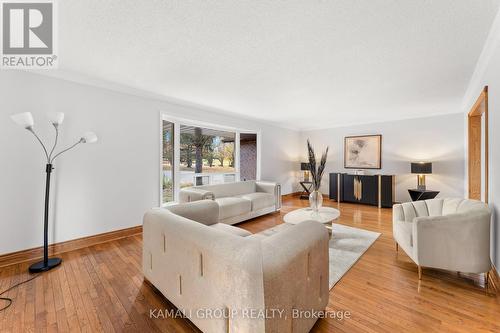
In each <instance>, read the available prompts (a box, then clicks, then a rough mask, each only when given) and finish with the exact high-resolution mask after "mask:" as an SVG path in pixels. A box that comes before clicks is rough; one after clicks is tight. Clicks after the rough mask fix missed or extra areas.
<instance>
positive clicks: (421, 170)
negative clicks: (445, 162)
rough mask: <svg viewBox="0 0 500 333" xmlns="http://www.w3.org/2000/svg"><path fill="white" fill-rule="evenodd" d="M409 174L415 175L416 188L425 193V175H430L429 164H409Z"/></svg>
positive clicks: (430, 166) (430, 165)
mask: <svg viewBox="0 0 500 333" xmlns="http://www.w3.org/2000/svg"><path fill="white" fill-rule="evenodd" d="M411 173H414V174H417V188H418V189H419V190H424V191H425V175H426V174H431V173H432V163H431V162H417V163H413V162H412V163H411Z"/></svg>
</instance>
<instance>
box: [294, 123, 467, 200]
mask: <svg viewBox="0 0 500 333" xmlns="http://www.w3.org/2000/svg"><path fill="white" fill-rule="evenodd" d="M365 134H382V169H381V170H366V174H388V175H396V201H409V200H410V197H409V194H408V189H409V188H415V187H416V182H417V179H416V175H413V174H411V173H410V162H411V161H419V160H422V161H431V162H432V163H433V164H432V166H433V174H431V175H428V176H427V178H426V183H427V188H428V189H432V190H438V191H440V192H441V193H440V194H439V196H441V197H449V196H453V197H457V196H458V197H462V196H463V191H464V129H463V114H462V113H456V114H449V115H443V116H436V117H429V118H417V119H409V120H399V121H393V122H385V123H375V124H366V125H359V126H352V127H338V128H332V129H323V130H313V131H307V132H302V133H301V142H302V149H301V153H302V155H303V156H304V160H305V156H306V143H305V142H306V140H307V138H309V139H310V140H311V143H312V144H313V146H314V147H315V149H316V150H317V151H318V153H319V151H321V150H324V149H325V147H326V146H327V145H328V146H329V147H330V154H329V159H328V160H329V162H328V166H327V169H326V172H348V173H349V172H353V171H354V170H352V169H344V137H345V136H351V135H365ZM322 187H323V189H322V191H323V192H324V193H328V178H325V180H324V182H323V184H322Z"/></svg>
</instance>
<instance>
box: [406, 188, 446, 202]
mask: <svg viewBox="0 0 500 333" xmlns="http://www.w3.org/2000/svg"><path fill="white" fill-rule="evenodd" d="M408 193H410V197H411V200H412V201H418V200H428V199H434V198H435V197H436V196H437V195H438V194H439V191H431V190H419V189H409V190H408Z"/></svg>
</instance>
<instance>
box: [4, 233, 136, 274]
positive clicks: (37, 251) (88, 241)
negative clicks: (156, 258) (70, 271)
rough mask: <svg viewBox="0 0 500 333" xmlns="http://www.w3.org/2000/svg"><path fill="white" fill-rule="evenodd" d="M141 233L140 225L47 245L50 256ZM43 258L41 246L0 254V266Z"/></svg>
mask: <svg viewBox="0 0 500 333" xmlns="http://www.w3.org/2000/svg"><path fill="white" fill-rule="evenodd" d="M140 233H142V225H139V226H135V227H131V228H126V229H120V230H115V231H110V232H105V233H102V234H97V235H93V236H87V237H82V238H77V239H72V240H69V241H65V242H60V243H54V244H51V245H49V254H50V255H51V256H53V255H55V254H60V253H64V252H69V251H73V250H78V249H81V248H84V247H88V246H92V245H97V244H101V243H106V242H109V241H112V240H116V239H120V238H125V237H129V236H133V235H136V234H140ZM41 258H43V246H40V247H35V248H32V249H27V250H21V251H17V252H12V253H7V254H2V255H0V267H5V266H9V265H14V264H19V263H22V262H26V261H31V260H35V259H41Z"/></svg>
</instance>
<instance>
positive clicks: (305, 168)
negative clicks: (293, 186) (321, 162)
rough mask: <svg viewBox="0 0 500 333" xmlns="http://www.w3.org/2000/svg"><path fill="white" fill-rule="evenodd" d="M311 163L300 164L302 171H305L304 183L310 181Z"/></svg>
mask: <svg viewBox="0 0 500 333" xmlns="http://www.w3.org/2000/svg"><path fill="white" fill-rule="evenodd" d="M309 169H310V167H309V163H305V162H301V163H300V170H301V171H304V181H305V182H308V181H309Z"/></svg>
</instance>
